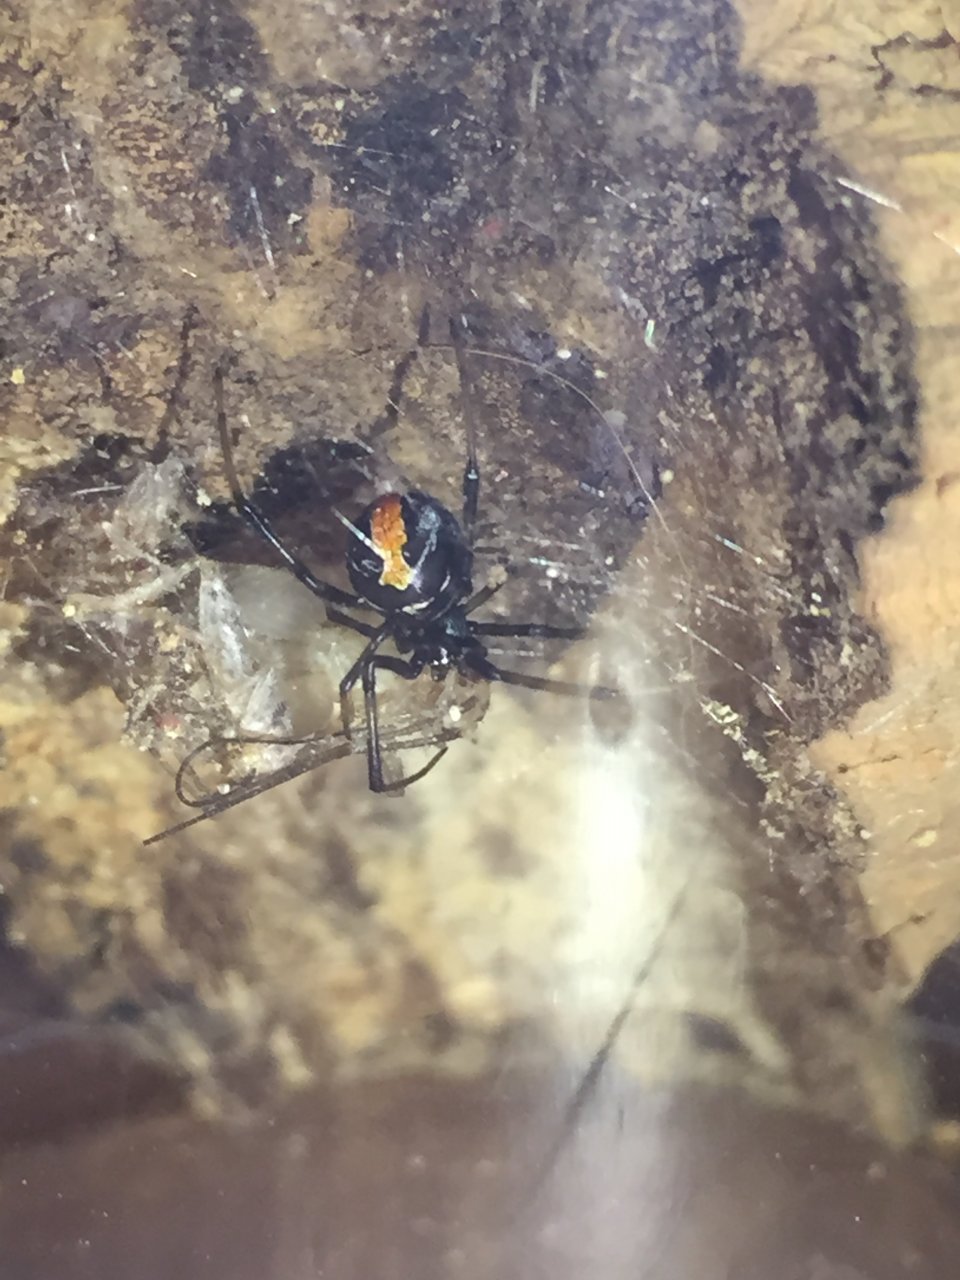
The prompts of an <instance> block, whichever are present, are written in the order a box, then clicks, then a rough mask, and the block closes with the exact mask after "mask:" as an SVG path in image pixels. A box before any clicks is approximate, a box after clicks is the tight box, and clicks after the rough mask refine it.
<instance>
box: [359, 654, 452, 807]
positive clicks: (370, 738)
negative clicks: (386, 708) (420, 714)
mask: <svg viewBox="0 0 960 1280" xmlns="http://www.w3.org/2000/svg"><path fill="white" fill-rule="evenodd" d="M368 647H369V646H368ZM422 670H423V665H422V664H421V663H417V662H404V661H403V660H402V659H401V658H385V657H380V656H379V655H378V654H371V655H370V657H368V658H367V659H366V661H365V663H364V665H363V701H364V709H365V711H366V715H367V781H368V783H369V786H370V790H371V791H375V792H377V793H380V794H382V793H383V792H386V791H402V790H403V789H404V787H409V786H412V785H413V783H415V782H419V781H420V779H421V778H424V777H426V775H427V774H428V773H429V772H430V771H431V769H433V768H434V766H435V765H437V764H438V763H439V762H440V760H442V758H443V757H444V756H445V755H446V754H447V745H446V743H444V744H443V746H441V747H440V749H439V751H437V752H436V753H435V754H434V755H433V756H432V757H431V758H430V759H429V760H428V761H427V763H426V764H425V765H424V766H423V768H422V769H418V770H417V771H416V773H409V774H407V775H406V777H403V778H398V779H397V780H396V781H395V782H386V781H384V777H383V755H382V752H381V749H380V718H379V714H378V711H377V672H378V671H392V672H393V674H394V675H395V676H400V677H401V678H402V679H403V680H416V678H417V676H419V675H420V673H421V671H422Z"/></svg>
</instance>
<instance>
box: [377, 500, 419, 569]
mask: <svg viewBox="0 0 960 1280" xmlns="http://www.w3.org/2000/svg"><path fill="white" fill-rule="evenodd" d="M370 541H371V542H372V543H373V545H374V546H375V547H376V548H377V550H378V551H379V552H380V554H381V556H382V557H383V573H381V575H380V584H381V586H384V587H396V588H397V589H398V590H400V591H403V590H405V589H406V588H407V587H409V585H410V578H411V574H412V570H411V568H410V566H409V565H408V564H407V562H406V560H404V558H403V548H404V547H405V546H406V543H407V527H406V525H405V524H404V522H403V506H402V504H401V501H400V495H399V494H398V493H388V494H387V495H386V496H385V497H383V498H381V499H380V501H379V502H378V503H377V505H376V506H375V507H374V508H373V512H372V513H371V516H370Z"/></svg>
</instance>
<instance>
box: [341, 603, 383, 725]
mask: <svg viewBox="0 0 960 1280" xmlns="http://www.w3.org/2000/svg"><path fill="white" fill-rule="evenodd" d="M389 634H390V623H389V621H387V622H382V623H381V624H380V626H379V627H377V628H376V630H375V631H374V632H373V634H372V635H371V636H370V640H369V643H368V644H366V645H365V646H364V649H363V652H362V653H361V654H360V657H359V658H358V659H357V660H356V662H355V663H354V664H353V666H352V667H351V668H350V670H349V671H348V672H347V674H346V675H345V676H344V677H343V679H342V680H341V681H340V719H341V721H342V722H343V731H344V733H345V734H346V735H347V737H348V738H349V737H350V721H351V720H352V719H353V716H352V715H351V714H350V691H351V690H352V689H353V686H354V685H355V684H356V683H357V681H358V680H359V679H360V677H361V676H362V675H363V673H364V671H365V669H366V666H367V664H368V663H369V662H370V661H371V660H372V658H373V656H374V654H375V653H376V652H377V650H378V649H379V648H380V646H381V645H382V644H383V642H384V640H386V638H387V637H388V636H389Z"/></svg>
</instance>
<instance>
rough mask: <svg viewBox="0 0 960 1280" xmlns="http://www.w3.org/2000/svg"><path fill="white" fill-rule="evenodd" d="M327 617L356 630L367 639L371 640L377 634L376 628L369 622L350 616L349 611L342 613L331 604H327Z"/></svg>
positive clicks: (342, 625) (331, 620) (338, 624)
mask: <svg viewBox="0 0 960 1280" xmlns="http://www.w3.org/2000/svg"><path fill="white" fill-rule="evenodd" d="M327 619H328V621H330V622H335V623H336V624H337V626H340V627H349V628H350V630H351V631H356V632H358V633H359V634H360V635H362V636H366V638H367V639H368V640H372V639H373V637H374V636H375V635H376V634H377V628H376V627H374V626H373V625H371V623H369V622H361V621H360V620H359V619H358V618H351V617H350V615H349V613H342V612H341V611H340V610H339V609H335V608H333V606H332V605H328V606H327Z"/></svg>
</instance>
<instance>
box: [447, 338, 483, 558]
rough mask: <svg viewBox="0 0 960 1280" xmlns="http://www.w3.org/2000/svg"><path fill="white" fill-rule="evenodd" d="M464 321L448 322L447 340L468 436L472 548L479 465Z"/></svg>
mask: <svg viewBox="0 0 960 1280" xmlns="http://www.w3.org/2000/svg"><path fill="white" fill-rule="evenodd" d="M463 328H464V326H463V320H462V318H458V319H455V320H451V321H450V337H451V339H452V340H453V350H454V353H455V355H456V357H457V371H458V373H459V376H460V403H461V406H462V409H463V424H464V428H465V430H466V435H467V461H466V463H465V465H464V468H463V519H462V521H461V523H462V526H463V532H464V536H465V537H466V540H467V545H468V546H471V547H472V546H473V529H474V525H475V524H476V522H477V505H478V503H479V501H480V464H479V462H478V461H477V427H476V422H475V420H474V395H473V375H472V373H471V372H470V366H469V364H468V362H467V356H466V351H465V350H464V345H463Z"/></svg>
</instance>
